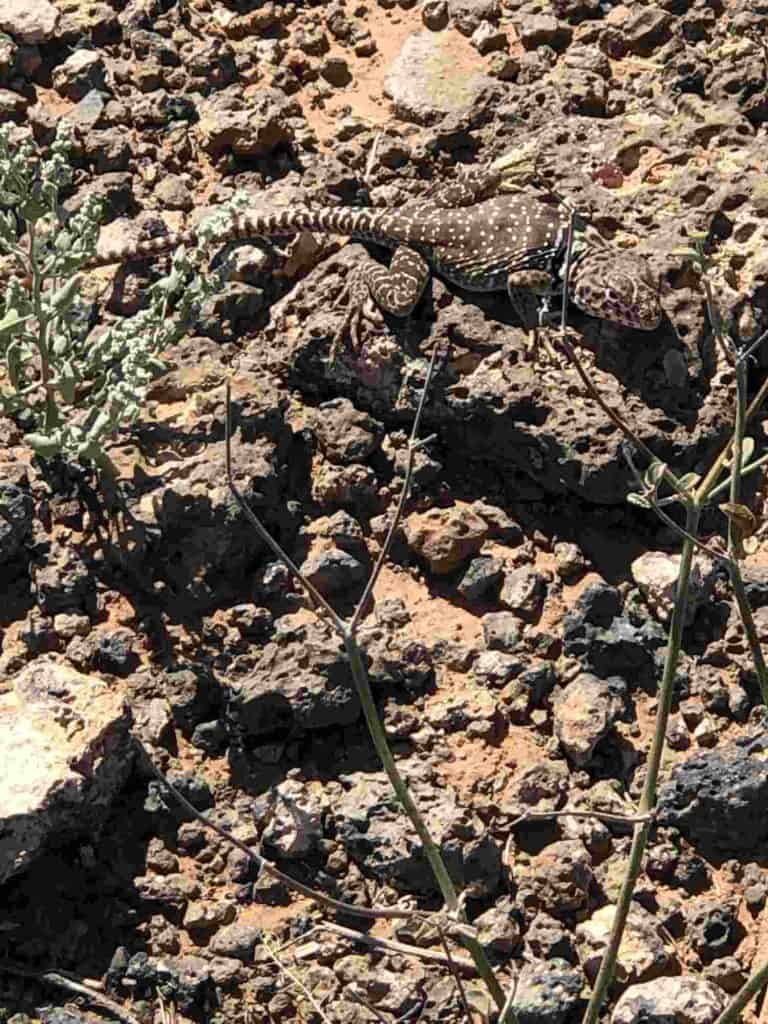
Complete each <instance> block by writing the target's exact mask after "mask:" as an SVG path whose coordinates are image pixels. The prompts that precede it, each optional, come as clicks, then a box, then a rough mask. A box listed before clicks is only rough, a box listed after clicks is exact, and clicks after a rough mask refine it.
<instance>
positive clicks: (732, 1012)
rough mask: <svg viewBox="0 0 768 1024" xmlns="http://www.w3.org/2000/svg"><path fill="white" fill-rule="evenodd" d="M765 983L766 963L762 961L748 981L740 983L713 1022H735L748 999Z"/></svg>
mask: <svg viewBox="0 0 768 1024" xmlns="http://www.w3.org/2000/svg"><path fill="white" fill-rule="evenodd" d="M766 985H768V963H764V964H763V965H762V967H759V968H758V969H757V970H756V971H755V973H754V974H753V975H752V977H751V978H750V979H749V981H747V982H745V984H744V985H742V987H741V988H740V989H739V991H738V992H737V993H736V995H735V996H734V997H733V999H732V1000H731V1001H730V1003H728V1005H727V1006H726V1008H725V1009H724V1010H723V1012H722V1013H721V1014H720V1016H719V1017H718V1018H717V1020H716V1021H715V1024H737V1021H738V1020H739V1018H740V1015H741V1011H742V1010H744V1009H746V1007H747V1004H748V1003H749V1001H750V999H752V997H753V996H756V995H757V994H758V993H759V992H762V990H763V989H764V988H765V986H766Z"/></svg>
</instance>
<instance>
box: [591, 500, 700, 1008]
mask: <svg viewBox="0 0 768 1024" xmlns="http://www.w3.org/2000/svg"><path fill="white" fill-rule="evenodd" d="M698 520H699V507H698V505H697V504H695V503H694V504H692V505H689V507H688V508H687V510H686V523H685V527H686V532H687V533H689V534H691V535H695V533H696V530H697V527H698ZM693 550H694V545H693V543H692V542H691V541H690V540H686V541H685V543H684V544H683V548H682V552H681V556H680V568H679V571H678V578H677V588H676V595H675V604H674V607H673V609H672V617H671V619H670V624H669V640H668V643H667V654H666V658H665V661H664V672H663V675H662V679H661V685H660V687H659V698H658V707H657V710H656V724H655V730H654V735H653V742H652V744H651V749H650V752H649V754H648V765H647V769H646V776H645V783H644V785H643V792H642V796H641V798H640V804H639V811H640V814H645V815H650V814H651V812H652V811H653V810H654V808H655V806H656V789H657V785H658V779H659V770H660V768H661V759H662V755H663V753H664V745H665V742H666V734H667V724H668V721H669V713H670V710H671V707H672V693H673V690H674V682H675V674H676V671H677V663H678V660H679V657H680V648H681V645H682V637H683V625H684V623H685V613H686V610H687V607H688V584H689V581H690V576H691V565H692V562H693ZM650 831H651V819H649V820H647V821H644V822H642V823H641V824H639V825H635V830H634V835H633V836H632V847H631V849H630V853H629V864H628V865H627V873H626V875H625V877H624V881H623V883H622V887H621V892H620V894H619V899H618V901H617V905H616V913H615V915H614V918H613V925H612V928H611V935H610V938H609V941H608V946H607V948H606V951H605V953H604V954H603V960H602V963H601V964H600V970H599V972H598V975H597V978H596V979H595V984H594V988H593V990H592V997H591V999H590V1001H589V1005H588V1007H587V1012H586V1014H585V1016H584V1020H583V1024H596V1022H597V1019H598V1017H599V1016H600V1010H601V1008H602V1005H603V1002H604V1001H605V998H606V996H607V995H608V989H609V987H610V984H611V981H612V980H613V972H614V970H615V967H616V960H617V958H618V955H619V949H620V947H621V940H622V937H623V935H624V928H625V926H626V923H627V916H628V915H629V909H630V905H631V903H632V897H633V895H634V891H635V885H636V883H637V879H638V877H639V875H640V869H641V867H642V862H643V854H644V853H645V848H646V846H647V844H648V836H649V834H650Z"/></svg>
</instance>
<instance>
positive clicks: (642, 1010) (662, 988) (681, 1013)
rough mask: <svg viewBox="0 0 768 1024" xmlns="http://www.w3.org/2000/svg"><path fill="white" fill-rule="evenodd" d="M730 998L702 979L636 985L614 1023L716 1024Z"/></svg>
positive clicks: (618, 1007)
mask: <svg viewBox="0 0 768 1024" xmlns="http://www.w3.org/2000/svg"><path fill="white" fill-rule="evenodd" d="M726 1001H727V1000H726V995H725V993H724V992H723V991H722V989H719V988H717V986H716V985H713V984H712V982H711V981H703V980H701V979H699V978H686V977H682V978H657V979H656V980H655V981H646V982H644V983H643V984H641V985H632V986H631V987H630V988H628V989H627V990H626V992H625V993H624V994H623V995H622V996H621V998H620V999H619V1001H618V1002H617V1003H616V1008H615V1009H614V1011H613V1015H612V1016H611V1024H648V1022H649V1021H660V1022H661V1021H663V1022H664V1024H713V1022H714V1021H715V1020H716V1018H717V1017H718V1015H719V1014H720V1013H721V1012H722V1011H723V1010H724V1009H725V1004H726Z"/></svg>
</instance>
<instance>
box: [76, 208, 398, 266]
mask: <svg viewBox="0 0 768 1024" xmlns="http://www.w3.org/2000/svg"><path fill="white" fill-rule="evenodd" d="M299 231H323V232H328V233H330V234H338V235H352V236H356V237H363V238H367V239H371V240H373V241H376V240H381V241H382V242H387V241H388V236H387V231H386V214H382V213H376V212H375V211H372V210H350V209H343V208H342V209H336V208H334V207H319V208H318V209H316V210H311V209H309V208H305V207H298V208H296V207H293V208H291V207H286V208H285V209H282V210H276V211H272V212H269V213H255V212H254V213H245V214H242V215H241V216H240V217H237V218H236V219H235V220H234V221H233V222H232V224H231V225H230V226H229V227H228V228H227V229H226V230H225V231H223V232H221V234H219V235H218V236H217V238H216V242H217V244H219V245H224V244H226V243H227V242H232V241H235V240H236V239H245V238H256V237H262V238H279V237H281V236H285V235H295V234H296V233H297V232H299ZM197 242H198V233H197V231H196V230H195V229H194V228H192V229H190V230H188V231H174V232H172V233H171V234H169V235H160V236H158V237H156V238H148V239H146V240H145V241H142V242H138V243H137V244H136V245H135V246H133V248H131V249H126V248H124V247H123V248H121V247H120V246H117V247H115V248H113V249H110V250H106V251H103V252H100V253H97V254H96V256H94V257H93V259H90V260H88V262H87V263H86V264H84V266H83V267H82V269H83V270H93V269H95V268H96V267H106V266H110V265H111V264H113V263H127V262H132V261H134V260H145V259H151V258H152V257H153V256H159V255H161V254H162V253H166V252H170V251H172V250H173V249H178V248H179V246H182V245H184V246H191V245H196V244H197Z"/></svg>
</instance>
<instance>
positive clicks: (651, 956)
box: [576, 903, 669, 983]
mask: <svg viewBox="0 0 768 1024" xmlns="http://www.w3.org/2000/svg"><path fill="white" fill-rule="evenodd" d="M615 916H616V907H615V906H613V905H612V904H609V905H608V906H605V907H600V909H599V910H596V911H595V913H594V914H593V915H592V917H590V918H589V919H588V920H587V921H583V922H582V923H581V924H579V925H577V926H576V941H577V943H578V947H579V961H580V962H581V965H582V967H583V968H584V971H585V972H586V974H587V976H588V977H589V978H591V979H592V981H594V979H595V978H596V977H597V972H598V971H599V969H600V964H601V963H602V959H603V954H604V953H605V950H606V948H607V946H608V942H609V939H610V935H611V928H612V926H613V920H614V917H615ZM668 963H669V954H668V953H667V950H666V948H665V946H664V942H663V940H662V938H661V936H660V934H659V926H658V923H657V922H656V920H655V918H654V917H653V915H652V914H649V913H648V911H647V910H643V908H642V907H641V906H639V904H637V903H634V904H632V906H631V907H630V910H629V916H628V917H627V925H626V929H625V931H624V936H623V938H622V940H621V946H620V948H619V955H618V959H617V961H616V980H617V981H618V982H623V983H627V982H631V981H647V980H648V979H649V978H655V977H657V976H658V975H659V974H660V973H661V972H662V971H663V970H664V968H665V967H666V965H667V964H668Z"/></svg>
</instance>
